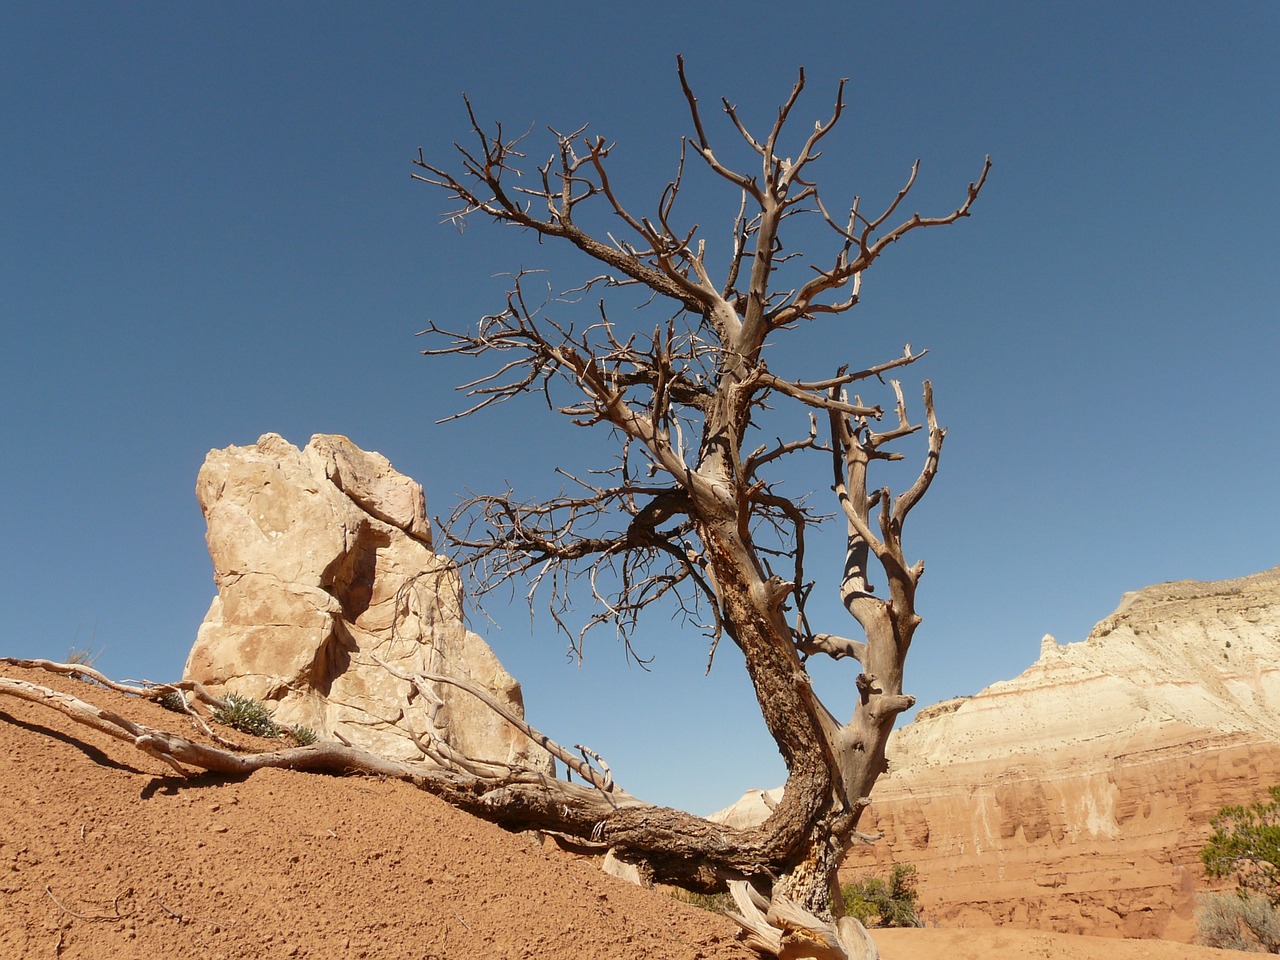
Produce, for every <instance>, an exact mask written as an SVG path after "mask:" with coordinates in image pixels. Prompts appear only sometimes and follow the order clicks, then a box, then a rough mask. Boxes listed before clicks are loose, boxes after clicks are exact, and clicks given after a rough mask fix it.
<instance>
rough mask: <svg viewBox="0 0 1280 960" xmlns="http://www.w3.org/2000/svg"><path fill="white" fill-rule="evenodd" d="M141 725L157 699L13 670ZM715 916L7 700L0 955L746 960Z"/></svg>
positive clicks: (886, 937) (516, 838)
mask: <svg viewBox="0 0 1280 960" xmlns="http://www.w3.org/2000/svg"><path fill="white" fill-rule="evenodd" d="M0 673H3V674H4V675H7V676H11V677H16V678H19V679H29V680H31V681H33V682H35V683H39V684H43V685H46V686H53V687H55V688H58V689H64V690H67V691H69V692H73V693H76V694H77V695H78V696H81V697H84V698H86V699H90V700H91V701H92V702H94V703H95V704H97V705H98V706H101V707H104V708H106V709H112V710H116V711H118V712H121V713H124V714H126V715H128V716H129V717H130V718H132V719H134V720H136V721H138V722H142V723H146V724H149V725H152V726H157V727H165V728H167V729H171V730H175V731H179V732H184V733H186V732H188V731H186V730H184V729H183V727H184V725H185V723H186V721H185V720H184V719H183V718H181V717H180V716H177V715H175V714H172V713H168V712H166V711H164V710H162V709H160V708H159V707H157V706H155V705H152V704H148V703H143V702H140V701H136V700H132V699H128V698H124V697H120V696H118V695H116V694H113V693H111V692H110V691H106V690H103V689H101V688H98V687H93V686H89V685H86V684H82V683H80V682H78V681H74V680H67V679H63V678H59V677H54V676H52V675H49V674H45V673H35V672H29V671H22V670H18V669H10V668H4V669H3V670H0ZM734 933H735V931H734V927H733V925H732V924H731V923H730V922H729V921H728V920H726V919H724V918H723V917H720V916H717V915H714V914H709V913H705V912H703V911H700V910H697V909H696V908H693V907H690V906H687V905H684V904H680V903H676V902H674V901H672V900H671V899H670V898H668V897H666V896H665V895H663V894H661V893H657V892H653V891H646V890H641V889H639V888H636V887H632V886H629V885H627V884H625V883H623V882H621V881H618V880H615V879H613V878H611V877H607V876H605V875H604V874H602V873H600V872H599V870H597V869H596V868H595V867H594V866H593V865H592V864H591V863H589V862H586V861H582V860H578V859H575V858H573V857H571V856H569V855H567V854H565V853H563V852H561V851H559V850H558V849H550V848H549V847H548V846H546V845H544V844H542V843H539V842H538V841H537V840H536V839H535V838H533V837H532V836H530V835H514V834H511V833H508V832H506V831H504V830H502V829H501V828H499V827H497V826H494V825H492V824H489V823H485V822H483V821H480V820H477V819H475V818H473V817H470V816H467V815H466V814H462V813H459V812H458V811H455V810H453V809H452V808H450V807H448V806H447V805H445V804H443V803H441V802H440V801H438V800H436V799H435V798H434V797H431V796H429V795H427V794H424V793H422V792H421V791H418V790H415V789H414V788H412V787H410V786H408V785H406V784H402V783H398V782H390V781H379V780H375V779H369V778H356V777H352V778H339V777H329V776H320V775H316V774H302V773H291V772H287V771H279V770H265V771H261V772H259V773H256V774H254V775H253V776H251V777H248V778H246V779H243V780H230V779H226V778H219V777H210V776H206V777H202V778H199V779H196V780H193V781H183V780H180V779H179V778H177V777H175V776H174V775H173V772H172V771H171V770H170V769H169V768H168V767H166V766H165V765H163V764H162V763H160V762H159V761H156V760H154V759H152V758H150V757H148V756H145V755H143V754H141V753H140V752H138V751H136V750H134V749H133V748H132V747H130V746H128V745H126V744H122V743H120V742H118V741H115V740H111V739H110V738H107V737H105V736H102V735H100V734H97V733H95V732H94V731H91V730H88V729H87V728H85V727H82V726H77V725H75V724H73V723H71V722H70V721H68V720H65V719H64V718H63V717H62V716H61V715H59V714H57V713H54V712H52V711H50V710H47V709H44V708H41V707H39V706H36V705H33V704H28V703H24V702H21V701H18V700H15V699H12V698H10V697H0V958H3V960H10V958H13V960H18V958H23V960H25V958H111V960H116V958H146V960H155V958H160V957H174V956H190V957H200V958H201V960H238V958H242V957H254V958H274V957H314V958H335V960H345V958H377V960H383V958H385V960H400V958H405V960H408V958H413V960H455V958H457V960H484V958H503V960H505V958H535V957H536V958H547V960H569V958H574V960H578V958H582V960H591V958H601V960H603V958H611V960H614V958H630V957H636V958H641V957H643V958H652V960H666V958H669V960H745V958H748V957H752V956H754V954H752V953H750V951H748V950H746V949H745V948H744V947H742V946H741V945H740V944H738V943H737V942H736V941H735V939H734ZM878 938H879V942H880V943H881V945H882V951H883V954H884V956H885V957H886V958H887V960H926V958H927V960H936V958H940V957H944V958H947V960H966V958H969V957H973V958H977V957H979V956H981V957H982V958H983V960H1003V958H1008V960H1013V958H1019V960H1021V958H1024V957H1056V958H1068V960H1094V958H1097V960H1102V958H1104V957H1105V958H1107V960H1138V958H1151V960H1182V958H1187V960H1193V958H1206V960H1207V958H1210V957H1225V956H1230V955H1229V954H1227V953H1224V952H1222V951H1215V950H1204V949H1201V948H1196V947H1186V946H1182V945H1177V944H1162V943H1153V942H1137V941H1117V940H1102V939H1094V938H1085V937H1071V936H1066V935H1057V934H1045V933H1032V932H1024V931H1010V930H991V929H986V930H918V931H916V930H913V931H883V932H880V933H878Z"/></svg>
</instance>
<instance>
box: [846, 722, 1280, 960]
mask: <svg viewBox="0 0 1280 960" xmlns="http://www.w3.org/2000/svg"><path fill="white" fill-rule="evenodd" d="M1171 733H1172V732H1171V731H1167V730H1165V731H1161V732H1160V734H1159V735H1153V733H1146V734H1143V735H1141V736H1135V737H1134V738H1133V740H1132V741H1131V742H1129V743H1127V744H1125V745H1123V747H1119V748H1117V749H1116V751H1115V752H1114V754H1113V755H1112V756H1111V758H1110V759H1102V760H1099V759H1098V757H1097V754H1096V753H1092V754H1091V753H1090V752H1089V751H1088V750H1086V749H1082V748H1081V747H1076V748H1074V749H1072V750H1071V751H1070V752H1068V753H1063V752H1058V753H1056V754H1053V755H1050V756H1047V757H1044V758H1040V759H1032V760H1027V759H1026V758H1019V759H1020V762H1019V763H1018V764H1017V765H1013V766H1006V767H1005V768H1003V769H993V768H992V766H991V765H990V764H989V763H961V764H956V765H954V766H951V767H945V766H943V767H940V768H938V769H936V771H931V773H933V774H934V775H933V776H930V777H921V776H920V775H919V774H918V773H916V774H914V775H913V776H912V777H911V778H910V782H909V783H906V782H902V780H900V779H897V778H894V777H889V778H885V779H883V780H882V782H881V784H880V785H878V786H877V787H876V790H875V795H874V798H873V803H872V806H871V807H870V808H869V809H868V811H867V813H866V814H865V815H864V817H863V821H862V825H861V827H860V829H861V830H862V831H863V832H866V833H883V834H884V839H883V840H882V841H880V842H879V843H877V844H874V845H872V846H868V847H858V848H855V849H854V850H853V852H852V853H851V854H850V856H849V859H848V861H847V863H846V866H845V868H844V870H843V871H842V875H843V876H844V878H845V879H853V878H855V877H857V876H860V875H863V874H865V873H868V872H878V873H882V874H883V873H885V872H887V869H888V866H889V865H890V864H892V863H894V862H901V863H912V864H915V866H916V867H917V869H918V871H919V891H920V896H921V903H922V906H923V913H924V916H925V919H926V921H933V922H937V923H939V924H941V925H944V926H969V927H986V926H996V925H1010V926H1016V927H1024V928H1031V929H1040V930H1053V931H1057V932H1061V933H1074V934H1090V935H1094V936H1107V935H1111V936H1122V937H1157V938H1162V939H1169V940H1180V941H1183V942H1190V941H1191V940H1192V939H1193V937H1194V935H1195V918H1194V914H1195V895H1196V894H1197V893H1198V892H1203V891H1204V890H1207V889H1208V888H1209V885H1208V883H1207V882H1206V881H1205V879H1204V872H1203V869H1202V868H1201V866H1200V861H1199V854H1200V848H1201V847H1202V846H1203V845H1204V842H1205V840H1206V839H1207V837H1208V835H1209V832H1210V831H1209V826H1208V822H1209V820H1210V818H1211V817H1212V816H1213V815H1214V814H1215V813H1217V812H1218V810H1219V809H1220V808H1221V807H1222V806H1224V805H1227V804H1234V803H1248V802H1252V801H1253V800H1256V799H1259V798H1260V797H1261V796H1262V794H1264V793H1265V790H1266V787H1267V786H1269V785H1270V784H1273V783H1280V744H1278V743H1276V742H1274V741H1271V740H1260V739H1257V738H1254V737H1250V736H1246V735H1240V734H1235V735H1229V736H1222V735H1216V736H1214V735H1210V736H1200V737H1194V736H1190V735H1191V734H1194V733H1196V732H1195V731H1190V730H1185V729H1184V730H1182V731H1180V733H1181V734H1182V736H1177V735H1176V734H1175V735H1172V736H1171V735H1170V734H1171ZM1200 733H1203V731H1200Z"/></svg>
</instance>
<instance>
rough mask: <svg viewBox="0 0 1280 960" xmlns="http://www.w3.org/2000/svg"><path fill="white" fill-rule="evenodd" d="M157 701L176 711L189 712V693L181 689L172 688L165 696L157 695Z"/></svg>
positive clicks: (167, 708)
mask: <svg viewBox="0 0 1280 960" xmlns="http://www.w3.org/2000/svg"><path fill="white" fill-rule="evenodd" d="M156 703H158V704H160V706H162V707H164V708H165V709H166V710H172V711H173V712H174V713H186V712H187V695H186V694H185V693H183V692H182V691H181V690H170V691H169V692H168V693H166V694H164V695H163V696H160V697H156Z"/></svg>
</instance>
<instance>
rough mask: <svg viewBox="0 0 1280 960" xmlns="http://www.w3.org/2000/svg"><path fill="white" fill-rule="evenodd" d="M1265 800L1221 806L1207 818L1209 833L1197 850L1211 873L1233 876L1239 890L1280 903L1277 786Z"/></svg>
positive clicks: (1279, 791)
mask: <svg viewBox="0 0 1280 960" xmlns="http://www.w3.org/2000/svg"><path fill="white" fill-rule="evenodd" d="M1267 792H1268V793H1269V794H1270V795H1271V801H1270V802H1269V803H1261V802H1258V803H1251V804H1249V805H1248V806H1247V807H1245V806H1238V807H1223V808H1222V809H1221V810H1219V811H1218V815H1217V816H1216V817H1214V818H1213V819H1212V820H1210V821H1209V825H1210V826H1211V827H1213V835H1212V836H1211V837H1209V842H1208V843H1207V844H1205V847H1204V849H1203V850H1201V851H1200V859H1201V861H1203V863H1204V868H1205V872H1206V873H1208V874H1209V876H1211V877H1230V876H1234V877H1235V881H1236V885H1237V886H1238V887H1239V888H1240V890H1242V891H1244V890H1248V891H1252V892H1254V893H1257V894H1261V895H1262V896H1264V897H1266V899H1267V900H1269V901H1270V902H1271V903H1272V905H1275V906H1280V786H1275V787H1271V788H1270V789H1269V790H1268V791H1267Z"/></svg>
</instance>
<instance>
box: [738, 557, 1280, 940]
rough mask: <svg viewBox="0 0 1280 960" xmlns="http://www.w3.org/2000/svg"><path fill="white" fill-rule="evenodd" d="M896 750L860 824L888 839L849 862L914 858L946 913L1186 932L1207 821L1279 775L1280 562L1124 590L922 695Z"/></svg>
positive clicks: (927, 899) (757, 801) (924, 889)
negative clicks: (1010, 673)
mask: <svg viewBox="0 0 1280 960" xmlns="http://www.w3.org/2000/svg"><path fill="white" fill-rule="evenodd" d="M889 758H890V763H891V769H890V773H889V774H888V775H886V776H884V777H881V778H880V781H879V782H878V783H877V785H876V787H875V790H874V792H873V794H872V798H871V799H872V804H871V807H870V808H869V809H868V811H867V812H866V814H865V815H864V817H863V820H862V824H861V826H860V829H861V830H863V831H865V832H868V833H883V834H884V839H883V840H882V841H880V842H879V843H876V844H874V845H871V846H867V847H857V848H855V849H854V850H853V851H852V852H851V854H850V856H849V859H848V861H847V864H846V867H845V873H846V875H847V876H849V877H853V876H858V875H862V874H865V873H866V872H868V871H871V870H879V871H884V870H885V869H886V868H887V866H888V865H889V864H890V863H894V862H901V863H913V864H915V865H916V867H917V868H918V870H919V881H920V882H919V889H920V893H921V899H922V903H923V905H924V912H925V916H926V917H927V918H928V919H929V920H930V921H935V922H938V923H940V924H942V925H944V926H952V925H954V926H987V925H993V924H999V925H1004V924H1008V925H1014V926H1023V927H1031V928H1038V929H1046V930H1056V931H1060V932H1064V933H1084V934H1093V935H1119V936H1126V937H1161V938H1165V939H1177V940H1190V939H1191V938H1192V936H1193V935H1194V911H1195V894H1196V893H1197V892H1201V891H1203V890H1205V889H1207V884H1206V883H1205V880H1204V874H1203V871H1202V869H1201V867H1200V863H1199V851H1200V848H1201V847H1202V846H1203V844H1204V842H1205V839H1206V838H1207V837H1208V834H1209V828H1208V821H1209V819H1210V818H1211V817H1212V816H1213V815H1214V814H1215V813H1216V812H1217V811H1218V810H1219V808H1221V807H1222V806H1224V805H1226V804H1234V803H1247V802H1251V801H1253V800H1255V799H1259V798H1261V797H1262V796H1263V795H1264V794H1265V791H1266V788H1267V786H1269V785H1271V784H1273V783H1280V567H1278V568H1276V569H1274V570H1270V571H1267V572H1265V573H1260V574H1256V575H1254V576H1250V577H1242V578H1240V579H1237V580H1227V581H1221V582H1217V583H1197V582H1191V581H1184V582H1179V583H1169V584H1162V585H1159V586H1154V587H1148V588H1146V589H1144V590H1140V591H1137V592H1134V593H1130V594H1126V595H1125V596H1124V598H1123V600H1122V602H1121V604H1120V606H1119V608H1118V609H1117V610H1116V612H1115V613H1113V614H1112V615H1111V616H1110V617H1107V618H1106V619H1105V620H1103V621H1102V622H1101V623H1099V624H1098V625H1097V626H1096V627H1095V628H1094V629H1093V631H1092V632H1091V633H1090V634H1089V636H1088V638H1087V639H1085V640H1084V641H1083V642H1080V643H1072V644H1067V645H1059V644H1058V643H1057V642H1056V641H1054V639H1053V638H1052V637H1046V638H1045V639H1044V641H1043V642H1042V645H1041V653H1040V658H1039V660H1038V661H1037V662H1036V663H1035V664H1034V665H1032V666H1031V667H1030V668H1029V669H1027V670H1026V671H1025V672H1024V673H1022V674H1021V675H1020V676H1018V677H1016V678H1015V679H1013V680H1008V681H1003V682H1000V683H996V684H993V685H992V686H990V687H988V688H987V689H985V690H983V691H982V692H981V693H979V694H977V695H976V696H974V697H969V698H962V699H956V700H950V701H946V702H944V703H941V704H937V705H935V706H933V707H929V708H926V709H924V710H921V711H920V713H919V715H918V716H917V718H916V719H915V721H914V722H912V723H911V724H908V725H907V726H905V727H903V728H902V729H900V730H898V731H896V732H895V733H894V735H893V737H892V739H891V740H890V742H889ZM744 806H745V807H754V808H755V809H756V814H755V815H756V816H757V817H759V816H761V815H762V813H764V812H767V807H766V806H765V804H764V803H763V802H762V800H761V798H760V797H758V796H757V797H752V795H748V797H746V798H744ZM736 816H738V817H739V818H743V817H746V818H747V819H750V814H749V813H748V812H747V811H745V810H744V809H739V810H738V812H737V814H736Z"/></svg>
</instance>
